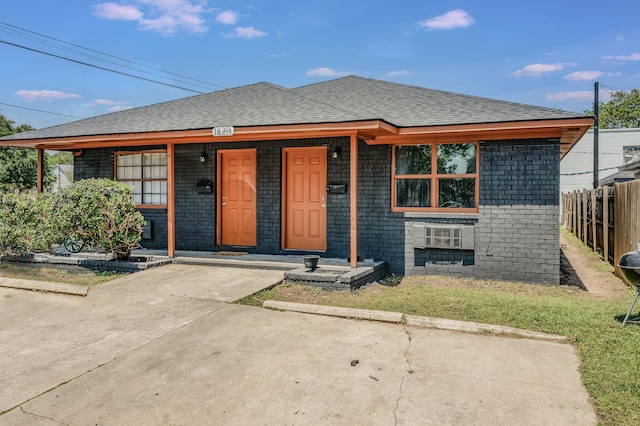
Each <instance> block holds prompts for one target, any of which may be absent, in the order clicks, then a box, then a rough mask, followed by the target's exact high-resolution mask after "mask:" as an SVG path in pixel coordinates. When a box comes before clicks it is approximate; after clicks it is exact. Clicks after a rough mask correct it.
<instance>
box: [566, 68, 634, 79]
mask: <svg viewBox="0 0 640 426" xmlns="http://www.w3.org/2000/svg"><path fill="white" fill-rule="evenodd" d="M621 75H622V73H621V72H602V71H595V70H594V71H576V72H572V73H571V74H567V75H565V76H564V78H565V80H569V81H590V80H595V79H596V78H598V77H602V76H606V77H619V76H621Z"/></svg>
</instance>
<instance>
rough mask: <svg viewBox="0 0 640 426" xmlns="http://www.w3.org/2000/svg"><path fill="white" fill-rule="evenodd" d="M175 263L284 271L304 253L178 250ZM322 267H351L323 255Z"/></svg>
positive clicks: (145, 251)
mask: <svg viewBox="0 0 640 426" xmlns="http://www.w3.org/2000/svg"><path fill="white" fill-rule="evenodd" d="M132 254H133V255H134V256H154V257H158V256H162V257H167V256H168V253H167V250H154V249H136V250H134V251H133V253H132ZM174 263H187V264H204V265H219V266H226V265H229V266H231V265H233V266H238V267H242V266H244V267H248V268H250V267H254V268H264V267H265V266H266V267H267V268H268V267H269V266H271V268H268V269H281V270H283V271H287V270H291V269H298V268H300V267H301V265H303V261H302V255H275V254H248V253H242V252H237V253H236V252H230V251H221V252H215V251H191V250H176V255H175V258H174ZM372 264H373V261H372V260H365V261H363V262H358V267H361V266H371V265H372ZM321 268H331V269H335V268H340V269H341V268H350V265H349V262H348V261H347V259H337V258H329V257H321V258H320V262H319V263H318V269H321Z"/></svg>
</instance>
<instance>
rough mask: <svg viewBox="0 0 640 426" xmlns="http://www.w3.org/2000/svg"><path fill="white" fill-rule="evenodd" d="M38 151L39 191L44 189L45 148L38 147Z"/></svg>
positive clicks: (37, 182) (37, 179)
mask: <svg viewBox="0 0 640 426" xmlns="http://www.w3.org/2000/svg"><path fill="white" fill-rule="evenodd" d="M36 150H37V151H38V166H37V174H36V190H37V191H38V192H42V191H44V149H42V148H37V149H36Z"/></svg>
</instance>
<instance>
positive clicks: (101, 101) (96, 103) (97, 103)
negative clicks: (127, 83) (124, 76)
mask: <svg viewBox="0 0 640 426" xmlns="http://www.w3.org/2000/svg"><path fill="white" fill-rule="evenodd" d="M126 103H127V102H125V101H112V100H111V99H96V100H95V101H93V102H89V103H87V104H84V106H86V107H92V106H110V105H115V106H118V107H120V106H121V105H124V104H126Z"/></svg>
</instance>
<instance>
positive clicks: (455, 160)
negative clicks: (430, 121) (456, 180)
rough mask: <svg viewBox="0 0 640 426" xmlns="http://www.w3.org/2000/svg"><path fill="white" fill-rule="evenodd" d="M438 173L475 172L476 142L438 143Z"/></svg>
mask: <svg viewBox="0 0 640 426" xmlns="http://www.w3.org/2000/svg"><path fill="white" fill-rule="evenodd" d="M437 150H438V154H437V155H438V174H447V175H453V174H460V175H461V174H466V173H475V172H476V144H474V143H459V144H442V145H438V147H437Z"/></svg>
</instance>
